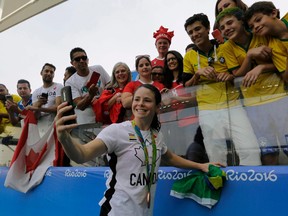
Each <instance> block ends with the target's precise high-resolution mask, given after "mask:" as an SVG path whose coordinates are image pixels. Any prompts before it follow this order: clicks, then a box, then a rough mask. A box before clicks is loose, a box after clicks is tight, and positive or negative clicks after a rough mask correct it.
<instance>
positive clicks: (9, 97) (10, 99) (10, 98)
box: [5, 95, 13, 101]
mask: <svg viewBox="0 0 288 216" xmlns="http://www.w3.org/2000/svg"><path fill="white" fill-rule="evenodd" d="M5 99H6V100H9V101H13V97H12V95H5Z"/></svg>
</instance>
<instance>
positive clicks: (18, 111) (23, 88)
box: [6, 79, 32, 126]
mask: <svg viewBox="0 0 288 216" xmlns="http://www.w3.org/2000/svg"><path fill="white" fill-rule="evenodd" d="M17 93H18V95H19V96H20V97H21V100H20V101H19V102H18V103H14V102H12V101H6V109H7V111H8V115H9V119H10V122H11V123H12V124H13V125H14V126H15V125H17V124H18V123H19V122H20V120H21V119H23V118H24V114H22V111H23V110H24V109H25V107H27V106H29V105H32V94H31V86H30V83H29V81H27V80H25V79H20V80H18V82H17Z"/></svg>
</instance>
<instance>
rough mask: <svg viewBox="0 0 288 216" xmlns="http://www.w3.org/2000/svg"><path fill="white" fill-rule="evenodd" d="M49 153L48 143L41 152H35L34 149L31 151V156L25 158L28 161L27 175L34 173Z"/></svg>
mask: <svg viewBox="0 0 288 216" xmlns="http://www.w3.org/2000/svg"><path fill="white" fill-rule="evenodd" d="M46 151H47V143H46V144H45V146H43V149H42V150H41V152H35V151H34V149H33V148H31V150H30V151H29V154H28V155H26V156H25V161H26V173H28V172H30V171H33V170H35V169H36V168H37V166H38V165H39V164H40V162H41V159H42V157H43V155H44V154H45V152H46Z"/></svg>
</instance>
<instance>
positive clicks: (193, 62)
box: [183, 45, 240, 110]
mask: <svg viewBox="0 0 288 216" xmlns="http://www.w3.org/2000/svg"><path fill="white" fill-rule="evenodd" d="M221 46H222V45H220V46H219V47H217V48H216V45H215V46H214V47H212V48H211V50H210V52H209V54H208V56H207V55H206V54H205V53H204V52H202V51H201V50H199V49H198V50H190V51H188V52H187V53H186V55H185V56H184V60H183V63H184V73H190V74H193V75H194V74H195V72H196V71H197V70H198V69H200V68H205V67H207V66H208V65H209V63H208V62H209V61H210V62H211V64H210V65H211V66H212V67H214V68H215V71H216V72H217V73H221V72H228V70H227V67H226V64H225V59H224V58H223V55H222V51H221V50H222V48H221ZM199 82H200V84H199V85H198V86H197V102H198V107H199V110H215V109H223V108H228V107H231V106H235V105H239V104H240V102H239V100H238V99H239V91H237V90H236V89H235V88H234V86H233V83H232V82H226V83H225V82H217V81H215V80H209V79H208V78H206V77H204V76H200V80H199Z"/></svg>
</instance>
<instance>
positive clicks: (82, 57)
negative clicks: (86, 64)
mask: <svg viewBox="0 0 288 216" xmlns="http://www.w3.org/2000/svg"><path fill="white" fill-rule="evenodd" d="M81 59H82V60H83V61H86V60H87V59H88V57H87V56H79V57H76V58H74V59H73V60H74V61H76V62H80V61H81Z"/></svg>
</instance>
